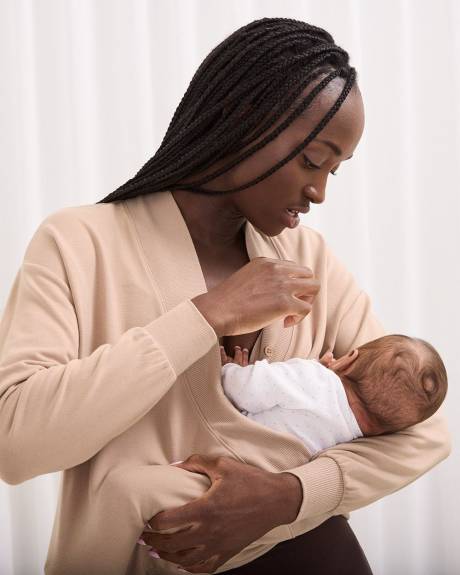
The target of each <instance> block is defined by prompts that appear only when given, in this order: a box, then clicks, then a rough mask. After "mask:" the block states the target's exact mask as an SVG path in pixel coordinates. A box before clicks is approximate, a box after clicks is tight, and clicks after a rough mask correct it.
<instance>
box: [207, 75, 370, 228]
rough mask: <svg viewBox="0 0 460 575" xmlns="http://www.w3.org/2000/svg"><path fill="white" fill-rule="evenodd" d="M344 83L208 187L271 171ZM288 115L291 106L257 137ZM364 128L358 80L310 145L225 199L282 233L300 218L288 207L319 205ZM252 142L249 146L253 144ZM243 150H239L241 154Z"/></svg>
mask: <svg viewBox="0 0 460 575" xmlns="http://www.w3.org/2000/svg"><path fill="white" fill-rule="evenodd" d="M343 86H344V80H343V79H341V78H335V79H334V80H332V82H330V83H329V84H328V86H327V87H326V88H325V89H324V90H323V91H322V92H320V94H319V95H318V96H316V98H315V99H314V101H313V103H312V105H310V106H309V107H308V108H307V109H306V110H305V111H304V112H303V115H301V116H298V117H297V118H296V119H295V120H294V122H292V123H291V124H290V125H289V126H288V127H287V128H286V129H285V130H284V131H283V132H282V133H281V134H279V136H278V137H277V138H275V139H274V140H272V141H271V142H270V143H269V144H268V145H266V146H265V147H264V148H262V149H261V150H259V151H257V152H256V153H255V154H253V155H252V156H250V157H249V158H247V159H246V160H244V161H243V162H241V163H240V164H238V165H236V166H235V167H234V168H232V169H231V170H230V171H228V172H226V173H225V174H222V175H221V176H219V177H218V178H215V179H214V180H212V181H210V182H208V183H206V185H205V186H204V187H209V188H212V189H230V188H235V187H238V186H241V185H243V184H245V183H247V182H249V181H251V180H253V179H255V178H256V177H257V176H260V175H261V174H263V173H264V172H266V171H267V170H269V169H270V168H271V167H272V166H273V165H275V164H276V163H277V162H278V161H279V160H281V159H283V158H284V157H285V156H287V155H288V154H289V153H290V152H291V151H292V150H293V149H294V148H295V147H296V146H298V145H299V144H300V143H301V142H302V141H303V140H304V139H305V138H306V137H307V136H308V135H309V134H310V132H311V131H312V130H313V129H314V128H315V127H316V126H317V124H318V123H319V122H320V121H321V119H322V118H323V117H324V115H325V114H326V113H327V112H328V111H329V109H330V108H331V107H332V106H333V105H334V103H335V101H336V100H337V98H338V96H339V95H340V93H341V91H342V89H343ZM311 89H312V87H311V86H309V87H307V88H306V89H305V91H304V93H303V95H304V97H305V96H306V95H307V94H308V93H309V92H310V90H311ZM289 114H290V110H289V111H287V112H285V113H284V114H283V116H282V117H281V118H280V119H279V120H278V121H277V122H276V124H275V126H272V127H270V129H269V130H268V131H267V132H265V133H264V134H262V135H261V136H260V137H259V138H257V140H256V142H258V141H260V140H262V139H263V138H264V137H265V136H266V135H267V134H268V133H269V132H270V131H272V130H273V129H274V128H275V127H276V126H278V125H279V124H280V123H281V122H282V121H283V120H284V119H285V118H287V116H288V115H289ZM363 128H364V109H363V102H362V98H361V94H360V91H359V88H358V87H357V86H356V85H355V86H354V87H353V89H352V90H351V92H350V93H349V94H348V96H347V98H346V100H345V102H344V103H343V104H342V106H341V107H340V109H339V111H338V112H337V113H336V114H335V115H334V116H333V118H332V120H330V121H329V122H328V124H327V125H326V127H325V128H324V129H323V130H322V131H321V132H320V133H319V134H318V135H317V136H316V138H315V139H314V140H313V141H312V142H310V143H309V144H308V145H307V147H306V148H304V149H303V150H301V152H300V153H299V154H297V155H296V156H295V157H294V158H292V159H291V160H290V161H289V162H288V163H286V164H285V165H284V166H283V167H282V168H280V169H279V170H277V171H276V172H275V173H273V174H272V175H271V176H269V177H268V178H265V179H264V180H262V181H261V182H259V183H258V184H256V185H254V186H251V187H250V188H246V189H245V190H241V191H239V192H235V193H234V194H229V195H227V196H225V199H226V201H230V202H231V204H232V207H233V208H234V209H235V211H236V213H240V214H241V215H242V216H243V217H244V218H247V219H248V220H249V221H250V222H251V224H253V225H254V226H255V227H256V228H258V229H259V230H261V231H262V232H263V233H265V234H267V235H269V236H276V235H278V234H279V233H281V232H282V231H283V229H285V228H286V227H295V225H297V224H298V219H297V221H296V219H295V218H293V217H291V216H289V215H288V213H287V212H286V209H287V208H291V207H293V208H295V207H297V208H299V207H300V208H301V207H304V208H308V206H309V204H310V202H313V203H315V204H319V203H321V202H323V201H324V199H325V194H326V184H327V178H328V176H329V174H330V173H331V172H336V171H337V170H338V168H339V166H340V164H341V162H343V161H345V160H348V159H349V158H350V157H351V156H352V154H353V151H354V149H355V147H356V145H357V144H358V142H359V140H360V138H361V134H362V132H363ZM254 143H255V142H252V143H251V144H250V146H248V147H252V146H253V145H254ZM244 149H247V148H244ZM240 154H241V151H240V152H238V154H237V155H240ZM237 155H233V156H227V157H226V158H225V161H224V160H220V161H219V162H218V163H216V164H215V165H214V166H213V169H215V168H216V167H220V166H223V165H225V164H226V163H228V162H229V158H234V157H236V156H237Z"/></svg>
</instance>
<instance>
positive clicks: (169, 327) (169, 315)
mask: <svg viewBox="0 0 460 575" xmlns="http://www.w3.org/2000/svg"><path fill="white" fill-rule="evenodd" d="M144 329H146V330H147V331H148V332H149V334H150V335H151V336H152V337H153V339H154V340H155V343H156V344H157V345H158V346H159V347H160V348H161V350H162V351H163V353H164V354H165V356H166V357H167V358H168V360H169V363H170V364H171V367H172V368H173V370H174V372H175V374H176V377H178V376H179V375H180V374H181V373H182V372H184V371H185V370H186V369H188V368H189V367H190V366H191V365H192V364H194V363H195V362H196V361H198V360H199V359H200V358H201V357H203V356H204V355H205V354H206V353H208V351H210V350H211V349H212V347H213V346H214V345H216V344H217V343H218V342H219V340H218V338H217V334H216V332H215V331H214V328H213V327H212V326H211V325H210V324H209V323H208V321H207V320H206V319H205V317H204V316H203V315H202V314H201V312H200V311H199V310H198V308H197V307H196V306H195V304H194V303H193V302H192V301H191V300H190V299H188V300H185V301H183V302H181V303H180V304H178V305H177V306H176V307H174V308H172V309H171V310H170V311H168V312H166V313H164V314H163V315H161V316H159V317H157V318H156V319H154V320H153V321H151V322H150V323H148V324H147V325H145V326H144Z"/></svg>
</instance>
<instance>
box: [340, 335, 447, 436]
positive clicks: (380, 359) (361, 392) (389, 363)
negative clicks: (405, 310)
mask: <svg viewBox="0 0 460 575" xmlns="http://www.w3.org/2000/svg"><path fill="white" fill-rule="evenodd" d="M348 357H349V360H348V361H347V360H346V359H345V358H344V361H342V364H341V359H339V360H337V362H336V367H334V365H332V366H331V369H333V370H334V371H335V372H336V373H337V375H338V376H339V377H340V379H341V380H342V383H343V385H344V388H345V391H346V393H347V397H348V401H349V403H350V406H351V408H352V410H353V413H354V414H355V417H356V419H357V421H358V424H359V426H360V428H361V431H362V432H363V435H365V436H367V435H380V434H383V433H393V432H395V431H400V430H401V429H404V428H406V427H409V426H411V425H414V424H416V423H420V422H421V421H423V420H425V419H427V418H428V417H430V416H431V415H433V413H434V412H435V411H436V410H437V409H438V408H439V406H440V405H441V403H442V402H443V401H444V398H445V396H446V392H447V373H446V368H445V367H444V364H443V362H442V359H441V357H440V356H439V354H438V352H437V351H436V350H435V349H434V347H433V346H432V345H431V344H429V343H428V342H426V341H424V340H422V339H417V338H412V337H408V336H405V335H386V336H384V337H380V338H378V339H375V340H373V341H370V342H368V343H366V344H364V345H362V346H360V347H358V348H357V349H356V350H354V353H352V354H351V355H350V356H348Z"/></svg>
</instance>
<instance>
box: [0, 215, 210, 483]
mask: <svg viewBox="0 0 460 575" xmlns="http://www.w3.org/2000/svg"><path fill="white" fill-rule="evenodd" d="M47 234H49V230H48V228H47V226H46V225H43V224H42V225H41V226H40V227H39V228H38V230H37V232H36V233H35V235H34V237H33V238H32V240H31V242H30V244H29V246H28V249H27V251H26V255H25V257H24V261H23V263H22V265H21V267H20V269H19V271H18V272H17V275H16V278H15V281H14V283H13V285H12V288H11V291H10V294H9V297H8V299H7V303H6V307H5V309H4V310H3V315H2V318H1V321H0V478H1V479H3V480H4V481H6V482H7V483H9V484H12V485H15V484H18V483H22V482H23V481H26V480H27V479H31V478H32V477H35V476H37V475H41V474H44V473H51V472H55V471H59V470H63V469H67V468H70V467H74V466H76V465H78V464H80V463H82V462H84V461H86V460H87V459H89V458H90V457H92V456H93V455H95V454H96V453H97V452H98V451H99V450H100V449H101V448H102V447H104V445H106V444H107V443H108V442H109V441H110V440H111V439H113V438H114V437H116V436H118V435H119V434H121V433H123V432H124V431H125V430H126V429H128V428H129V427H131V426H132V425H133V424H135V423H136V422H137V421H138V420H140V419H141V418H142V417H143V416H144V415H145V414H146V413H147V412H148V411H149V410H150V409H152V407H153V406H154V405H155V404H156V403H157V402H158V401H159V400H160V399H161V398H162V397H163V395H164V394H165V393H166V392H167V391H168V390H169V388H170V387H171V386H172V385H173V384H174V382H175V381H176V379H177V377H178V376H179V375H180V374H181V373H182V372H183V371H185V370H186V369H187V368H188V367H189V366H190V365H192V364H193V363H194V362H195V361H197V360H198V359H199V358H200V357H202V356H203V355H205V354H206V353H207V352H208V351H209V350H210V349H211V348H212V347H213V346H214V345H216V344H217V343H218V340H217V335H216V332H215V331H214V329H213V327H212V326H210V324H209V323H208V322H207V321H206V319H205V318H204V317H203V315H202V314H201V313H200V311H199V310H198V308H197V307H196V306H195V305H194V304H193V302H192V301H191V300H185V301H183V302H182V303H180V304H179V305H177V306H176V307H175V308H173V309H171V310H170V311H168V312H166V313H165V314H163V315H161V316H160V317H158V318H157V319H154V320H153V321H151V322H150V323H148V324H146V325H144V326H139V327H132V328H131V329H128V330H127V331H125V332H124V333H122V335H121V336H120V337H119V338H118V340H117V341H115V342H112V343H110V344H109V343H107V344H104V345H100V346H99V347H98V348H97V349H95V350H94V351H93V352H92V353H91V354H90V355H88V356H87V357H84V358H81V359H78V356H79V329H78V321H77V316H76V313H75V307H74V304H73V299H72V293H71V290H70V287H69V285H68V281H67V279H66V276H65V268H64V266H63V265H62V262H60V261H59V253H57V251H56V249H55V248H53V245H54V244H53V242H51V241H49V238H48V237H46V236H47ZM48 250H49V253H47V252H48ZM38 254H39V255H38ZM60 270H62V273H61V271H60ZM190 342H193V345H191V344H190Z"/></svg>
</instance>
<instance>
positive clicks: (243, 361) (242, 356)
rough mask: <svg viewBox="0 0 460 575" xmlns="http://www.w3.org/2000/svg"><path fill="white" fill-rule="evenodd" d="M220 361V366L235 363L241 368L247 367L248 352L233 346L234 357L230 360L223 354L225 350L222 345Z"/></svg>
mask: <svg viewBox="0 0 460 575" xmlns="http://www.w3.org/2000/svg"><path fill="white" fill-rule="evenodd" d="M220 359H221V360H222V365H225V364H226V363H237V364H238V365H241V367H245V366H246V365H249V351H248V350H247V349H246V348H243V350H241V347H240V346H239V345H235V356H234V358H233V359H232V358H231V357H230V356H229V355H227V353H226V352H225V348H224V346H223V345H221V346H220Z"/></svg>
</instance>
